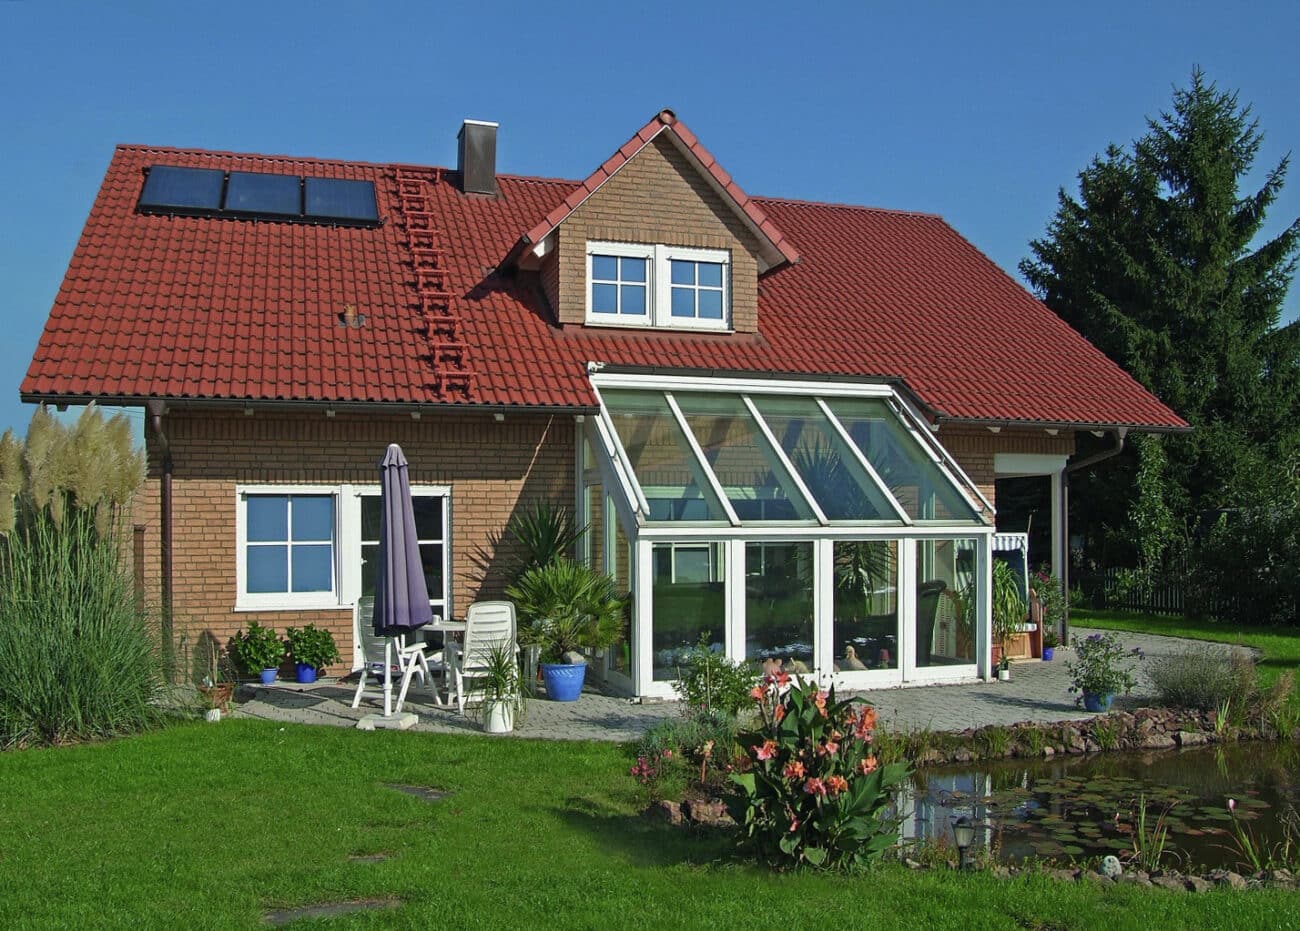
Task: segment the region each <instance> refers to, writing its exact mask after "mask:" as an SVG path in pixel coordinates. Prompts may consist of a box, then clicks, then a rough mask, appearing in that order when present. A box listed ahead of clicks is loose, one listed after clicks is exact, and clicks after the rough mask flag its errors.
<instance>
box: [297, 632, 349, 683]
mask: <svg viewBox="0 0 1300 931" xmlns="http://www.w3.org/2000/svg"><path fill="white" fill-rule="evenodd" d="M285 639H286V640H288V641H289V655H290V656H292V657H293V661H294V664H295V665H296V667H297V670H296V672H297V679H298V681H299V682H315V681H316V676H317V674H318V673H319V672H320V671H321V670H322V669H324V668H325V667H326V666H328V665H329V664H330V663H337V662H338V661H339V659H340V658H341V657H340V656H339V648H338V646H337V645H336V644H335V643H334V635H333V634H331V633H330V632H329V631H328V630H325V629H324V628H323V627H317V626H316V625H315V624H308V625H307V626H306V627H290V628H289V629H288V630H287V631H285Z"/></svg>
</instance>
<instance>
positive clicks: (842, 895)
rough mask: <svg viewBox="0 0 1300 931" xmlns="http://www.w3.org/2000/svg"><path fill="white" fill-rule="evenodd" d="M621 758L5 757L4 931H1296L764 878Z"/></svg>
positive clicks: (1, 817) (896, 882) (185, 747)
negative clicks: (334, 904)
mask: <svg viewBox="0 0 1300 931" xmlns="http://www.w3.org/2000/svg"><path fill="white" fill-rule="evenodd" d="M627 765H628V763H627V760H625V759H624V758H623V757H622V756H621V755H620V751H619V749H618V748H617V747H613V746H607V745H598V744H590V743H541V742H529V741H520V740H512V739H493V738H487V737H471V736H445V735H427V734H413V733H389V732H374V733H362V732H359V731H354V730H344V729H334V728H308V727H295V726H284V727H282V726H279V725H276V724H272V723H267V722H258V721H225V722H223V723H221V724H220V725H216V726H213V725H206V724H201V723H200V724H190V725H182V726H177V727H173V728H170V729H168V730H164V731H159V732H156V733H152V734H148V735H145V736H141V737H135V738H130V739H123V740H118V741H114V742H111V743H105V744H99V745H92V746H81V747H73V748H63V749H53V750H38V751H26V752H21V753H7V754H0V889H2V890H3V894H2V895H0V927H4V928H23V927H89V926H96V927H105V926H106V927H132V928H137V927H186V928H195V927H212V928H232V927H253V926H256V925H257V924H258V923H259V922H260V921H261V918H262V911H263V909H264V908H265V907H267V906H271V905H301V904H309V903H316V902H323V901H331V900H347V899H359V898H365V897H382V896H394V897H397V898H398V899H400V900H401V902H402V905H401V907H400V908H398V909H395V910H392V911H388V912H384V913H382V914H379V915H376V914H374V913H371V914H366V913H359V914H354V915H350V916H345V917H342V918H337V919H333V920H331V921H330V922H328V924H329V926H331V927H358V928H360V927H370V928H373V927H450V926H457V927H535V928H550V927H580V928H620V927H630V926H638V927H656V928H658V927H704V928H728V927H743V926H750V927H768V926H774V927H798V928H808V927H816V926H821V927H826V928H839V927H867V926H870V925H873V924H883V925H884V926H887V927H898V928H909V927H910V928H986V927H987V928H1071V929H1073V928H1098V929H1106V931H1115V929H1120V928H1142V929H1151V928H1173V927H1178V928H1187V927H1225V928H1226V927H1234V928H1247V927H1248V928H1256V927H1259V928H1262V927H1271V928H1281V927H1300V902H1297V901H1296V896H1294V895H1289V894H1283V893H1277V892H1261V893H1256V894H1250V895H1230V894H1227V893H1219V892H1214V893H1209V894H1206V895H1202V896H1191V895H1177V894H1170V893H1166V892H1159V891H1155V892H1151V891H1147V892H1142V891H1140V890H1137V889H1134V888H1128V887H1122V888H1112V889H1105V890H1102V889H1098V888H1095V887H1093V886H1092V885H1091V884H1080V885H1077V886H1076V885H1073V884H1059V883H1053V882H1050V881H1048V880H1046V879H1044V878H1042V877H1039V876H1034V877H1031V878H1028V879H1024V880H1020V881H1017V882H1011V883H1008V882H999V881H997V880H994V879H992V878H991V877H988V876H985V875H958V874H956V873H953V872H950V871H941V872H933V873H924V874H916V873H911V872H909V871H907V870H905V869H903V868H901V867H898V866H890V867H887V868H882V869H880V870H877V871H875V872H873V873H871V874H868V875H865V876H858V877H845V876H819V875H812V874H807V873H800V874H793V875H774V874H772V873H769V872H768V871H766V870H763V869H760V868H757V867H755V866H751V865H747V864H743V863H738V862H736V861H735V860H734V859H733V858H732V857H731V855H730V853H729V849H728V847H727V845H726V843H725V842H724V841H723V840H722V839H721V838H718V837H716V836H709V835H700V834H692V833H690V832H687V831H683V830H681V829H675V828H670V827H667V826H663V825H659V824H652V823H650V822H648V821H646V820H645V819H643V818H640V817H638V816H637V814H636V813H635V812H636V805H635V802H634V800H633V797H632V794H631V792H632V790H631V784H630V780H629V779H628V778H627V776H626V775H625V772H626V768H627ZM387 781H397V782H407V783H415V784H421V785H432V786H437V787H440V788H444V789H447V790H449V791H450V792H451V793H452V794H451V795H450V796H449V797H448V798H446V799H444V800H442V801H440V802H435V803H429V802H425V801H422V800H420V799H416V798H412V797H410V796H407V795H403V794H399V793H397V792H394V791H391V790H388V789H385V788H383V787H382V785H381V784H382V783H384V782H387ZM375 852H384V853H387V854H389V855H390V857H389V859H387V860H385V861H383V862H379V863H361V862H353V861H350V860H349V854H366V853H375Z"/></svg>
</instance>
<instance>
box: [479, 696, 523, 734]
mask: <svg viewBox="0 0 1300 931" xmlns="http://www.w3.org/2000/svg"><path fill="white" fill-rule="evenodd" d="M514 729H515V708H514V702H513V701H509V700H506V701H487V702H484V703H483V730H484V731H486V732H487V733H489V734H509V733H510V732H511V731H513V730H514Z"/></svg>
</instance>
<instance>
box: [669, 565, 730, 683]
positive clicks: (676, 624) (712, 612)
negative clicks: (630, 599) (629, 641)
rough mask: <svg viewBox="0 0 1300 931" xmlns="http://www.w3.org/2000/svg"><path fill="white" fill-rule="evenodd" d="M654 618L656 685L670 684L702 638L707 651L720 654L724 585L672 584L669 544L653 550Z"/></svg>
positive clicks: (724, 603)
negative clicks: (661, 683)
mask: <svg viewBox="0 0 1300 931" xmlns="http://www.w3.org/2000/svg"><path fill="white" fill-rule="evenodd" d="M653 565H654V567H655V569H654V595H653V597H654V609H653V611H652V614H653V615H654V618H653V622H652V625H651V649H652V651H653V652H652V656H653V663H654V679H655V681H656V682H665V681H672V680H673V679H676V678H677V677H678V676H679V675H680V674H681V669H682V664H683V663H684V662H685V661H686V660H687V659H688V658H689V656H690V651H691V650H692V649H693V648H694V647H695V645H696V644H698V643H699V642H700V638H701V637H703V638H704V641H705V643H706V644H707V645H708V646H709V648H710V649H712V650H714V651H716V652H722V651H723V649H724V648H725V642H726V639H725V638H726V633H725V631H726V624H725V620H726V610H727V608H726V597H725V596H726V583H724V582H721V581H718V582H708V581H702V582H701V581H685V580H684V579H682V577H681V576H680V575H679V576H678V581H676V582H674V581H673V577H672V574H671V571H670V567H671V566H672V544H671V543H656V544H655V547H654V560H653Z"/></svg>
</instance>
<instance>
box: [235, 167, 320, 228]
mask: <svg viewBox="0 0 1300 931" xmlns="http://www.w3.org/2000/svg"><path fill="white" fill-rule="evenodd" d="M225 208H226V210H227V211H229V212H231V213H243V214H254V215H258V216H265V215H269V216H275V217H296V216H300V215H301V214H302V191H301V187H300V179H299V178H298V176H297V175H268V174H258V173H254V172H251V171H232V172H231V173H230V183H229V184H227V185H226V204H225Z"/></svg>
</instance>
